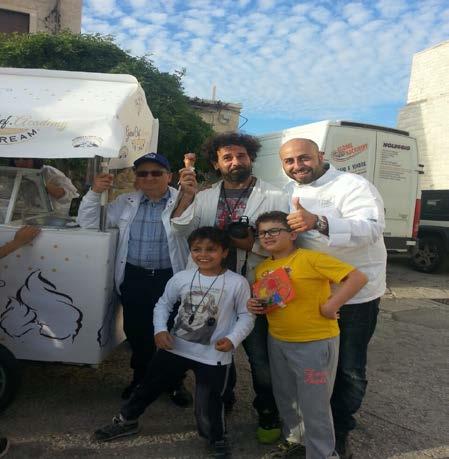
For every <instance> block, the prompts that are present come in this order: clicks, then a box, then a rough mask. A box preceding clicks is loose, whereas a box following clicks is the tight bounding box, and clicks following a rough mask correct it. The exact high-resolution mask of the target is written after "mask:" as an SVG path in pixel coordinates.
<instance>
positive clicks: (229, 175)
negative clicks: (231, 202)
mask: <svg viewBox="0 0 449 459" xmlns="http://www.w3.org/2000/svg"><path fill="white" fill-rule="evenodd" d="M251 172H252V168H251V167H243V166H241V167H236V168H235V169H233V170H232V171H230V172H226V173H224V172H221V176H222V178H223V180H226V181H227V182H231V183H242V182H244V181H245V180H248V178H249V177H251Z"/></svg>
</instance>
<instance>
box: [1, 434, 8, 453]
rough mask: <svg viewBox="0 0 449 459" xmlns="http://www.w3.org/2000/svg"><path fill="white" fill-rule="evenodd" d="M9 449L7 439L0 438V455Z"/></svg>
mask: <svg viewBox="0 0 449 459" xmlns="http://www.w3.org/2000/svg"><path fill="white" fill-rule="evenodd" d="M8 449H9V440H8V439H7V438H6V437H1V438H0V457H3V456H4V455H5V454H6V453H7V452H8Z"/></svg>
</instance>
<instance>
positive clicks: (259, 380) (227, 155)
mask: <svg viewBox="0 0 449 459" xmlns="http://www.w3.org/2000/svg"><path fill="white" fill-rule="evenodd" d="M259 149H260V143H259V141H258V140H257V139H256V138H255V137H252V136H249V135H245V134H238V133H224V134H218V135H217V136H214V137H212V138H210V139H209V140H208V141H207V142H206V143H205V145H204V147H203V150H204V153H205V155H206V157H207V159H208V160H209V163H210V164H211V166H212V167H213V169H214V170H215V171H216V173H217V175H218V176H219V177H220V178H221V180H219V181H218V182H217V183H215V184H214V185H212V187H211V188H209V189H206V190H203V191H200V192H199V193H197V182H196V177H195V172H194V171H193V170H192V169H191V168H187V167H186V168H184V169H181V171H180V179H179V182H180V198H179V201H178V206H177V207H176V209H175V210H174V212H173V214H172V226H173V230H174V231H175V232H177V233H178V234H184V235H185V236H186V237H187V236H188V235H189V234H190V233H191V232H192V231H193V230H194V229H196V228H199V227H200V226H217V227H219V228H221V229H226V230H227V231H228V234H229V235H230V236H231V240H232V248H231V249H230V251H229V252H230V253H229V256H228V258H227V260H226V264H227V268H229V269H231V270H233V271H235V272H237V273H238V274H242V275H244V276H246V278H247V279H248V280H249V281H250V282H252V281H253V280H254V269H255V267H256V266H257V265H258V264H259V263H260V262H261V261H263V260H264V259H265V258H266V257H267V256H268V254H267V253H266V252H265V251H263V250H262V249H261V247H260V245H259V243H258V242H257V241H255V237H254V232H253V230H252V229H251V228H246V227H245V224H243V225H242V224H241V223H240V224H238V222H239V221H240V219H241V218H242V217H243V218H244V219H245V220H246V219H247V220H248V223H249V225H250V226H254V224H255V221H256V219H257V217H258V216H259V215H260V214H262V213H264V212H268V211H271V210H285V209H288V202H287V198H286V196H285V195H284V194H283V193H282V192H281V191H280V190H278V189H276V188H275V187H273V186H272V185H270V184H268V183H266V182H263V181H262V180H260V179H257V178H256V177H254V176H253V175H252V174H251V172H252V163H253V161H254V160H255V159H256V155H257V152H258V150H259ZM236 223H237V225H236ZM188 266H189V265H188ZM267 329H268V327H267V321H266V319H265V317H264V316H258V317H257V319H256V323H255V326H254V329H253V331H252V332H251V334H250V335H249V336H248V337H247V338H246V340H245V341H244V342H243V346H244V348H245V351H246V353H247V355H248V359H249V363H250V365H251V372H252V379H253V387H254V391H255V393H256V397H255V400H254V402H253V406H254V408H255V409H256V410H257V412H258V415H259V426H258V429H257V437H258V439H259V441H260V442H261V443H272V442H274V441H276V440H277V439H278V438H279V435H280V428H279V419H278V413H277V408H276V404H275V401H274V397H273V392H272V386H271V377H270V369H269V363H268V351H267ZM233 368H234V367H233ZM233 374H234V377H233V378H231V379H233V381H232V382H231V383H230V385H229V386H228V390H227V392H226V393H225V395H224V401H225V404H226V406H227V408H228V409H230V408H232V404H233V402H234V401H235V397H234V394H233V386H234V385H235V368H234V373H233Z"/></svg>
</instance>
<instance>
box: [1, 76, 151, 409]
mask: <svg viewBox="0 0 449 459" xmlns="http://www.w3.org/2000/svg"><path fill="white" fill-rule="evenodd" d="M157 136H158V121H157V120H156V119H154V118H153V116H152V114H151V111H150V109H149V108H148V105H147V102H146V98H145V93H144V91H143V90H142V88H141V87H140V85H139V83H138V82H137V80H136V79H135V78H134V77H132V76H130V75H113V74H95V73H82V72H64V71H52V70H34V69H13V68H3V69H1V68H0V157H2V158H13V157H19V158H94V157H95V158H97V159H98V158H102V159H101V164H102V166H103V167H108V168H110V169H120V168H125V167H130V166H131V165H132V162H133V161H134V159H135V158H136V157H139V156H141V155H142V154H144V153H146V152H148V151H156V147H157ZM99 162H100V161H97V163H99ZM103 203H104V204H105V203H106V200H103ZM103 221H104V219H103ZM24 223H32V224H39V225H40V226H41V227H42V231H41V234H40V235H39V236H38V237H37V238H36V239H35V240H34V241H33V242H32V243H31V244H29V245H27V246H25V247H23V248H21V249H19V250H17V251H16V252H14V253H12V254H10V255H8V256H7V257H5V258H3V259H1V260H0V343H1V344H0V409H2V408H4V407H5V406H6V405H7V404H8V403H9V402H10V400H11V398H12V396H13V394H14V392H15V386H16V366H15V360H14V359H25V360H34V361H48V362H66V363H75V364H90V365H95V364H98V363H99V362H101V360H102V359H104V358H105V357H106V355H107V354H108V353H109V352H110V351H111V350H112V349H113V348H114V347H115V346H116V345H117V344H119V343H120V342H122V341H123V339H124V336H123V332H122V325H121V308H120V307H118V298H117V295H116V293H115V291H114V285H113V284H114V280H113V278H114V276H113V273H114V259H115V249H116V241H117V232H116V230H114V229H111V230H108V229H105V228H101V230H86V229H82V228H79V227H78V226H77V225H76V223H75V221H74V219H71V218H62V217H60V216H58V215H56V214H55V213H54V212H53V210H52V208H51V203H50V201H49V200H48V196H47V195H46V190H45V183H44V179H43V177H42V175H41V173H40V171H39V170H35V169H19V168H13V167H0V245H2V244H4V243H6V242H7V241H10V240H11V239H12V238H13V237H14V234H15V232H16V231H17V229H18V227H19V226H21V225H22V224H24Z"/></svg>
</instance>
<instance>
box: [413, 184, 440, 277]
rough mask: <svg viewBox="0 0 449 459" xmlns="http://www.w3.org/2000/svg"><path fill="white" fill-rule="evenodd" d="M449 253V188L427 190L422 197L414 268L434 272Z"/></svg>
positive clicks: (424, 271)
mask: <svg viewBox="0 0 449 459" xmlns="http://www.w3.org/2000/svg"><path fill="white" fill-rule="evenodd" d="M448 254H449V190H426V191H423V192H422V197H421V220H420V224H419V232H418V248H417V250H416V252H415V253H414V254H413V256H412V258H411V263H412V266H413V268H414V269H416V270H417V271H421V272H423V273H432V272H435V271H437V270H438V269H439V268H442V267H443V266H444V264H445V263H446V262H447V261H448V260H447V258H448V257H447V255H448Z"/></svg>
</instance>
